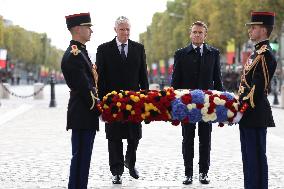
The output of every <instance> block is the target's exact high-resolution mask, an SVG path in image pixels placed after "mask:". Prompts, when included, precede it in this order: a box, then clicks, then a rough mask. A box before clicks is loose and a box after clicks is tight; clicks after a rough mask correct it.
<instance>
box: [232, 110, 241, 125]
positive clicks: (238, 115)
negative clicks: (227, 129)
mask: <svg viewBox="0 0 284 189" xmlns="http://www.w3.org/2000/svg"><path fill="white" fill-rule="evenodd" d="M242 117H243V114H242V113H241V112H237V115H236V117H235V118H234V119H233V123H238V122H239V121H240V120H241V119H242Z"/></svg>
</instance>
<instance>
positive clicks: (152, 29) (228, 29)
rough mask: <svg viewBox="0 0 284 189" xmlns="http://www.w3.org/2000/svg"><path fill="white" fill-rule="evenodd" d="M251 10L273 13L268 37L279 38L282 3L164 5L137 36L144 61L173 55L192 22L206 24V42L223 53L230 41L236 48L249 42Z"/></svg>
mask: <svg viewBox="0 0 284 189" xmlns="http://www.w3.org/2000/svg"><path fill="white" fill-rule="evenodd" d="M251 11H274V12H276V23H275V29H274V31H273V33H272V36H271V38H276V37H277V36H279V35H280V31H281V26H282V24H283V20H284V3H283V0H273V1H271V0H251V1H247V0H202V1H199V0H174V1H168V2H167V9H166V10H165V11H164V12H162V13H156V14H154V16H153V18H152V23H151V25H150V26H148V28H147V31H146V32H144V33H142V34H140V42H141V43H143V44H144V45H145V49H146V53H147V62H148V63H150V64H151V63H153V62H158V61H159V60H160V59H163V60H164V59H168V58H170V57H172V56H173V54H174V52H175V51H176V50H177V49H178V48H182V47H184V46H186V45H187V44H188V43H189V29H190V26H191V24H192V23H193V22H194V21H197V20H201V21H204V22H205V23H206V24H207V25H208V35H207V39H206V41H207V42H208V43H209V44H211V45H213V46H215V47H217V48H218V49H219V50H220V51H221V52H223V53H224V52H225V50H226V46H227V44H228V42H229V41H231V40H232V39H233V40H234V41H235V42H236V44H235V45H236V46H240V45H241V44H243V43H245V42H246V41H247V40H248V36H247V27H246V26H245V23H247V22H249V21H250V13H251Z"/></svg>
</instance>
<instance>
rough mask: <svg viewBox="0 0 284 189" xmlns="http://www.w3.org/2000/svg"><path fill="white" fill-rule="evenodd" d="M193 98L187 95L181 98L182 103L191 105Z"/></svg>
mask: <svg viewBox="0 0 284 189" xmlns="http://www.w3.org/2000/svg"><path fill="white" fill-rule="evenodd" d="M191 100H192V97H191V95H189V94H185V95H183V96H182V97H181V101H182V103H184V104H186V105H188V104H189V103H191Z"/></svg>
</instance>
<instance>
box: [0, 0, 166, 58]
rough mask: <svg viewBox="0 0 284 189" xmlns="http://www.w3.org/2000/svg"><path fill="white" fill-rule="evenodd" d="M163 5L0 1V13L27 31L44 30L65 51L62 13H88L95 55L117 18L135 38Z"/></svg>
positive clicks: (127, 0)
mask: <svg viewBox="0 0 284 189" xmlns="http://www.w3.org/2000/svg"><path fill="white" fill-rule="evenodd" d="M166 4H167V0H0V15H2V16H3V17H4V18H5V19H8V20H11V21H12V22H13V24H15V25H20V26H21V27H23V28H25V29H27V30H30V31H36V32H39V33H44V32H45V33H47V35H48V37H49V38H50V39H51V43H52V44H53V45H55V46H56V47H57V48H60V49H63V50H65V49H66V47H67V46H68V44H69V41H70V38H71V36H70V33H69V32H68V30H67V28H66V23H65V16H66V15H69V14H73V13H80V12H90V13H91V17H92V23H93V25H94V26H93V28H92V29H93V31H94V33H93V35H92V38H91V41H90V42H88V43H87V47H88V50H89V51H90V53H91V54H95V53H96V48H97V46H98V45H99V44H101V43H103V42H106V41H110V40H112V39H113V38H114V36H115V32H114V30H113V27H114V21H115V19H116V18H117V17H119V16H122V15H123V16H126V17H128V18H129V19H130V22H131V26H132V27H131V34H130V39H132V40H134V41H138V40H139V33H142V32H144V31H146V28H147V26H149V25H150V24H151V21H152V16H153V14H154V13H155V12H163V11H164V10H166Z"/></svg>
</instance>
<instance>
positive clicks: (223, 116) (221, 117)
mask: <svg viewBox="0 0 284 189" xmlns="http://www.w3.org/2000/svg"><path fill="white" fill-rule="evenodd" d="M227 111H228V109H227V108H226V107H225V106H216V114H217V121H218V122H225V121H227V119H228V116H227Z"/></svg>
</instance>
